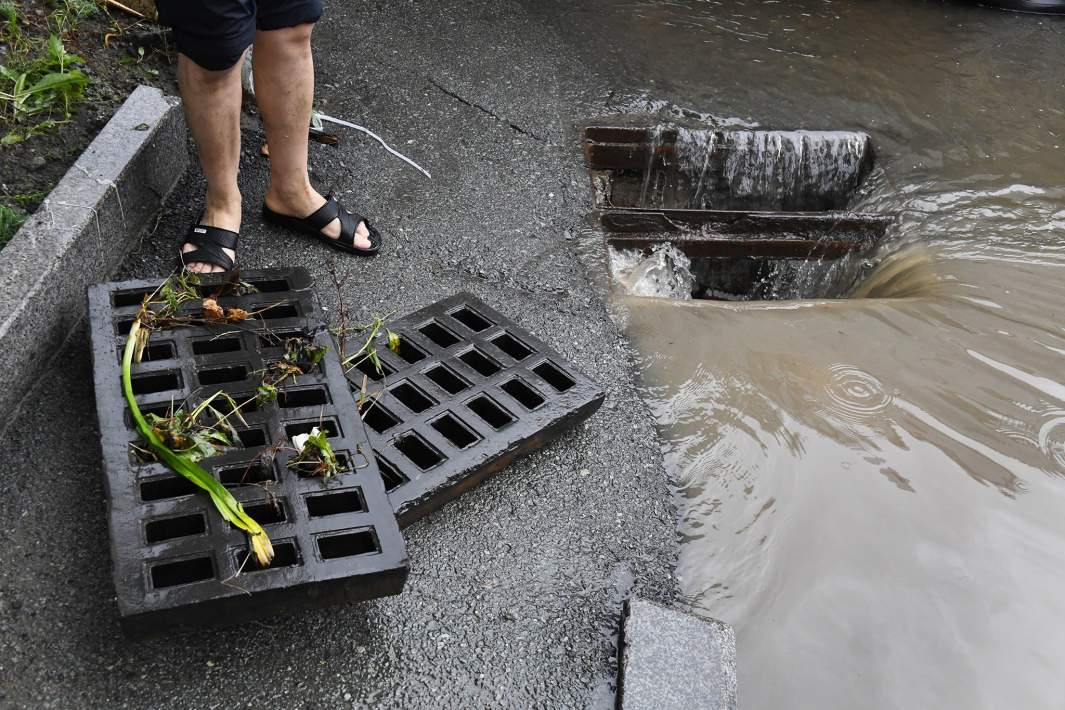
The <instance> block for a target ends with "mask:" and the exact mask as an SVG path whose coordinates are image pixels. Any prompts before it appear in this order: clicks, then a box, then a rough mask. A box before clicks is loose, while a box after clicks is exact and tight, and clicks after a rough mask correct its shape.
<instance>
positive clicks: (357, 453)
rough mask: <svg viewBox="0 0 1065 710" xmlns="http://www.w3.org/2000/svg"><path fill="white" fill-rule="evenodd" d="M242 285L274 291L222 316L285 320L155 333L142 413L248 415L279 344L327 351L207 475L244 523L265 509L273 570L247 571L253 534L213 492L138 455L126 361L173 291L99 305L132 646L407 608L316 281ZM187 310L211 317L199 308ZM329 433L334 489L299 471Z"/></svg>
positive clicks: (136, 290)
mask: <svg viewBox="0 0 1065 710" xmlns="http://www.w3.org/2000/svg"><path fill="white" fill-rule="evenodd" d="M242 278H243V279H244V280H245V281H247V282H250V283H252V284H253V285H257V286H259V287H260V288H261V289H262V292H261V293H258V294H251V295H247V296H230V297H222V298H219V299H218V301H219V303H220V305H222V306H224V307H232V306H237V307H241V308H244V309H246V310H249V311H255V310H258V309H260V308H264V307H267V306H275V307H273V308H270V309H269V310H267V311H266V313H265V314H264V317H263V318H261V319H255V320H249V321H246V322H245V323H242V324H236V325H218V326H214V325H212V326H209V327H207V326H204V327H200V326H197V327H182V328H176V329H173V330H168V331H165V332H162V333H157V334H154V335H153V336H152V339H151V341H150V343H149V348H148V355H149V359H147V360H146V361H145V362H142V363H140V364H137V365H134V368H133V380H134V383H135V387H137V386H139V387H141V388H142V389H143V390H145V392H144V393H143V394H138V395H137V401H138V404H139V406H140V407H141V409H142V411H152V410H156V411H164V410H165V409H166V408H168V407H169V406H170V405H171V403H181V402H184V401H187V402H188V403H189V404H190V405H191V406H195V404H197V403H198V402H200V401H202V400H203V399H204V398H205V397H206V396H209V395H211V394H213V393H214V392H215V391H217V390H222V391H225V392H227V393H229V394H232V395H234V396H235V398H236V399H237V401H244V400H245V399H247V398H249V397H254V394H255V391H256V388H257V386H258V384H259V383H260V382H261V370H262V369H263V368H264V367H265V366H266V364H267V363H269V362H271V361H272V360H276V359H280V357H281V356H282V347H281V344H280V343H277V344H276V345H274V344H273V343H274V338H273V337H271V336H270V335H269V334H270V333H276V334H283V333H289V332H293V333H294V332H300V333H303V334H306V335H308V336H310V337H312V338H313V340H314V342H315V343H316V344H317V345H320V346H325V347H327V348H328V352H327V355H326V357H325V358H324V360H323V362H322V370H321V372H320V373H314V374H310V375H303V376H300V377H298V378H296V381H295V382H293V381H291V380H289V381H288V382H287V383H286V384H284V385H283V386H282V387H280V389H281V390H282V401H281V402H278V403H270V404H266V405H264V406H262V407H261V408H259V409H258V410H257V411H252V412H249V413H247V414H245V419H246V420H247V425H248V426H247V428H246V431H247V434H242V438H243V439H244V443H245V444H247V447H246V448H241V449H237V450H233V451H229V452H226V453H225V454H224V455H221V456H217V457H215V458H211V459H209V460H207V461H205V462H203V464H202V465H204V467H205V468H207V469H208V470H211V471H212V472H214V473H215V474H216V475H218V476H219V477H220V480H222V481H223V483H227V484H228V485H230V489H231V491H232V493H233V495H234V496H235V497H236V499H237V500H239V501H240V502H241V503H242V505H244V507H245V509H250V510H249V512H251V511H252V510H254V511H256V513H257V514H253V517H256V519H257V520H259V521H260V522H261V523H263V527H264V528H265V530H266V531H267V533H268V534H269V535H270V538H271V540H272V541H273V543H274V546H275V551H276V553H277V557H276V558H275V563H274V565H272V566H271V567H270V568H268V569H266V570H258V569H257V565H256V563H255V561H254V560H248V559H246V558H247V539H246V536H245V535H244V534H243V533H241V532H240V531H239V530H237V529H235V528H233V527H231V526H229V525H228V524H226V523H225V522H224V521H223V520H222V519H221V517H219V515H218V513H217V512H216V511H215V510H214V507H213V506H212V504H211V503H210V500H209V499H208V497H207V495H206V494H204V493H202V492H200V491H199V489H196V488H195V487H193V486H192V484H190V483H188V482H187V481H185V479H183V478H182V477H180V476H179V475H177V474H174V473H173V472H171V471H170V470H169V469H167V468H166V467H165V466H164V465H162V464H159V463H153V464H148V465H141V464H138V463H136V461H135V460H134V458H133V457H132V455H131V453H130V449H129V447H130V444H131V443H132V442H135V441H137V440H138V439H139V437H138V435H137V433H136V431H135V428H134V427H133V424H132V420H131V417H130V415H129V412H128V411H127V408H126V405H125V400H124V398H123V395H122V389H121V364H120V357H121V352H122V349H123V347H124V345H125V341H126V333H128V324H129V323H130V322H132V319H133V317H134V316H135V314H136V312H137V310H138V308H139V302H140V298H141V297H142V296H143V294H144V293H147V292H151V291H153V290H154V289H155V288H156V287H157V286H158V285H159V283H160V281H159V280H140V281H127V282H121V283H109V284H101V285H97V286H93V287H90V289H89V292H88V300H89V317H90V326H91V331H92V349H93V374H94V378H95V383H96V399H97V413H98V416H99V421H100V432H101V435H100V439H101V448H102V452H103V461H104V478H105V482H106V496H107V510H108V523H109V532H110V539H111V556H112V566H113V574H114V582H115V591H116V594H117V600H118V609H119V615H120V621H121V625H122V628H123V630H124V631H125V632H126V633H127V634H129V635H132V636H141V635H152V634H155V633H158V632H160V631H162V630H165V629H168V628H172V627H175V626H199V625H222V624H229V623H235V622H240V621H244V620H247V619H252V618H258V617H263V616H269V615H272V614H276V613H282V612H286V613H287V612H291V611H293V610H296V609H300V608H317V607H322V606H327V605H330V604H335V603H341V602H350V601H359V600H364V599H369V598H374V597H380V596H386V595H394V594H398V593H399V592H400V591H401V590H402V588H403V585H404V582H405V580H406V577H407V573H408V562H407V554H406V548H405V544H404V541H403V538H402V536H401V534H400V531H399V527H398V525H397V522H396V518H395V516H394V514H393V511H392V507H391V505H390V503H389V500H388V498H387V495H386V492H385V489H384V486H383V484H382V481H381V478H380V474H379V473H378V469H377V465H376V463H375V460H374V457H373V456H371V455H368V452H369V450H370V447H369V442H368V440H367V436H366V431H365V429H364V427H363V424H362V422H361V421H360V419H359V417H358V416H357V415H356V413H355V403H354V400H353V399H352V396H351V392H350V390H349V388H348V386H347V382H346V380H345V378H344V373H343V371H342V369H341V365H340V362H339V359H338V357H337V354H336V352H335V350H334V347H333V344H332V342H331V337H330V335H329V332H328V330H327V329H326V327H325V323H324V321H323V317H322V313H321V310H320V308H319V306H318V303H317V300H316V299H315V297H314V294H313V291H312V290H311V278H310V275H309V274H308V273H307V272H306V270H304V269H285V270H277V269H271V270H260V271H254V272H245V273H244V274H243V276H242ZM220 284H221V278H220V277H204V278H203V285H202V286H201V287H200V290H201V293H203V294H205V295H206V294H209V293H211V292H212V290H213V289H216V288H217V287H218V286H219V285H220ZM276 304H282V305H276ZM185 310H186V311H187V312H189V313H198V312H199V310H200V302H198V301H197V302H192V303H190V304H186V307H185ZM264 338H265V339H264ZM282 403H284V404H291V405H292V406H286V407H282V406H280V405H281V404H282ZM319 422H322V423H324V424H326V425H328V426H332V427H333V428H335V429H336V431H335V436H333V437H331V444H332V445H333V447H334V449H335V450H336V451H337V452H338V454H339V455H341V456H343V457H344V459H345V460H346V462H347V470H346V471H345V472H343V473H341V474H340V475H339V476H337V477H336V478H335V479H333V480H330V481H328V482H326V481H323V480H321V479H318V478H304V477H301V476H300V475H299V474H298V473H297V472H294V471H292V470H290V469H289V468H288V466H287V463H288V460H289V458H290V457H291V456H293V455H295V452H294V451H292V450H291V442H290V439H291V434H292V433H293V432H294V431H298V430H299V429H300V428H304V429H308V430H309V428H310V427H311V426H314V425H316V424H318V423H319ZM237 428H238V431H240V430H244V429H245V427H244V426H243V425H241V424H237ZM256 432H257V433H256ZM279 442H285V444H286V445H287V447H288V449H289V450H287V451H286V450H280V451H278V452H277V453H276V454H274V455H273V456H272V457H268V458H269V460H268V461H265V462H264V464H263V465H262V466H260V467H256V466H253V465H251V464H253V463H254V462H255V461H256V460H259V458H260V455H261V454H262V453H263V452H264V451H266V450H267V449H268V448H270V447H271V446H272V445H274V444H277V443H279ZM249 479H250V481H251V482H254V481H262V480H264V479H273V481H274V482H273V484H272V485H271V486H270V487H271V488H272V491H268V490H266V489H265V488H264V487H263V486H260V485H254V484H251V485H249ZM242 482H243V484H242ZM334 496H338V497H337V498H335V500H334V499H333V498H332V497H334ZM260 517H261V518H262V519H260ZM168 536H172V537H168ZM242 566H243V571H242V574H240V576H239V577H237V578H235V579H232V577H233V576H234V575H235V574H236V573H237V571H238V569H241V567H242ZM249 595H250V596H249Z"/></svg>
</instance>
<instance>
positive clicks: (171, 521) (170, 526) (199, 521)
mask: <svg viewBox="0 0 1065 710" xmlns="http://www.w3.org/2000/svg"><path fill="white" fill-rule="evenodd" d="M205 532H207V519H206V518H205V517H204V516H203V513H195V514H194V515H182V516H180V517H176V518H163V519H162V520H153V521H151V522H149V523H147V524H146V525H145V526H144V534H145V536H146V537H147V538H148V543H149V544H152V543H156V542H162V541H164V540H173V539H174V538H178V537H189V536H190V535H200V534H203V533H205Z"/></svg>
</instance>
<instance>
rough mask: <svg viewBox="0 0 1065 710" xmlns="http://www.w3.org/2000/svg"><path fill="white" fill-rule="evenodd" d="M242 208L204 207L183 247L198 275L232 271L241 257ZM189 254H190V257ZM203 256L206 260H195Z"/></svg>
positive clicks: (187, 263)
mask: <svg viewBox="0 0 1065 710" xmlns="http://www.w3.org/2000/svg"><path fill="white" fill-rule="evenodd" d="M239 232H240V207H239V206H238V207H236V208H235V209H233V208H212V207H210V206H208V207H207V208H206V209H204V212H203V215H202V216H201V217H200V220H199V223H198V224H196V225H193V226H192V227H190V228H189V233H188V236H187V237H186V238H185V243H184V244H183V245H182V246H181V261H182V263H183V264H184V265H185V268H186V269H188V270H189V271H191V272H192V273H196V274H213V273H219V272H223V271H230V270H231V269H232V268H233V266H234V265H235V260H236V257H237V252H236V246H237V238H238V233H239ZM186 255H188V256H186ZM197 257H202V259H203V260H202V261H195V260H194V259H196V258H197Z"/></svg>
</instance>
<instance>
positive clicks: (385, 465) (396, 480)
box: [373, 451, 410, 493]
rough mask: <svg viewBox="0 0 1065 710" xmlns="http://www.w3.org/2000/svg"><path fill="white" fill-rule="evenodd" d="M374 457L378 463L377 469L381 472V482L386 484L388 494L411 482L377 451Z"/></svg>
mask: <svg viewBox="0 0 1065 710" xmlns="http://www.w3.org/2000/svg"><path fill="white" fill-rule="evenodd" d="M373 456H374V459H376V461H377V469H378V470H379V471H380V472H381V480H382V481H384V482H385V492H386V493H391V492H392V491H394V490H396V489H397V488H399V487H400V486H402V485H403V484H404V483H409V482H410V479H409V478H407V477H406V476H404V475H403V474H402V473H401V472H400V470H399V469H398V468H396V467H395V466H393V465H392V463H391V462H390V461H389V460H388V459H386V458H385V457H384V456H382V455H381V454H379V453H377V452H376V451H375V452H373Z"/></svg>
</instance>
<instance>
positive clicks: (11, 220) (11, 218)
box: [0, 203, 26, 248]
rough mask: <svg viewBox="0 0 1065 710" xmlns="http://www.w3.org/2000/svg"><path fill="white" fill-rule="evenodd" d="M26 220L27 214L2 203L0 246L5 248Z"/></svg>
mask: <svg viewBox="0 0 1065 710" xmlns="http://www.w3.org/2000/svg"><path fill="white" fill-rule="evenodd" d="M25 221H26V215H25V214H23V213H22V212H20V211H19V210H15V209H12V208H11V207H8V206H7V205H5V204H3V203H0V248H3V247H4V246H6V245H7V243H8V242H9V241H11V237H13V236H15V232H17V231H18V229H19V227H21V226H22V223H23V222H25Z"/></svg>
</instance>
